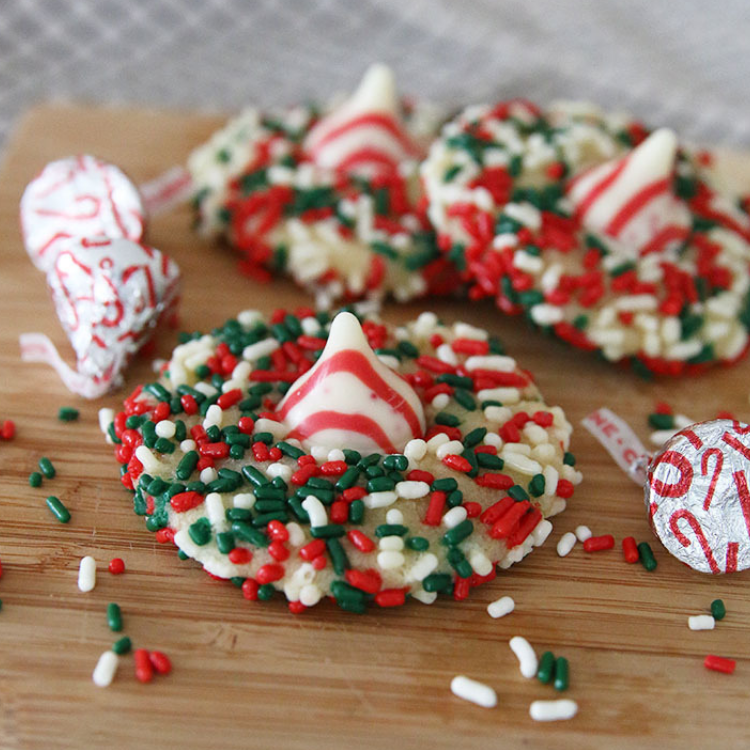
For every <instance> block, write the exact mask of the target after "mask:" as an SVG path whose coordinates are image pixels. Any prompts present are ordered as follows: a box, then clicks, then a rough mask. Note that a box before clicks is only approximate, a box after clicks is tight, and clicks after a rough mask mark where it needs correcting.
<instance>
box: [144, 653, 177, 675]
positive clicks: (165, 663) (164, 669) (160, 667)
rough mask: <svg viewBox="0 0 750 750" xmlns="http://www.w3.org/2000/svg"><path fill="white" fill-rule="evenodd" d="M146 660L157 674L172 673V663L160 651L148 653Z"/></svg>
mask: <svg viewBox="0 0 750 750" xmlns="http://www.w3.org/2000/svg"><path fill="white" fill-rule="evenodd" d="M148 658H149V661H150V662H151V666H153V668H154V669H155V670H156V672H157V674H169V673H170V672H171V671H172V662H171V661H170V660H169V657H168V656H167V655H166V654H165V653H163V652H162V651H150V652H149V655H148Z"/></svg>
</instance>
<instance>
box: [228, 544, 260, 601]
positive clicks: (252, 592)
mask: <svg viewBox="0 0 750 750" xmlns="http://www.w3.org/2000/svg"><path fill="white" fill-rule="evenodd" d="M233 551H234V550H232V552H233ZM229 554H230V555H231V554H232V553H231V552H230V553H229ZM258 588H259V587H258V582H257V581H256V580H255V579H253V578H246V579H245V580H244V581H243V582H242V596H244V597H245V599H247V600H248V601H251V602H254V601H255V600H256V599H257V598H258Z"/></svg>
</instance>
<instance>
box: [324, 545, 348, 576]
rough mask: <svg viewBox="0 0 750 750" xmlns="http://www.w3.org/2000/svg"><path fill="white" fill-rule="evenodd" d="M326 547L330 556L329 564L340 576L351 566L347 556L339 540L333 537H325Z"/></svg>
mask: <svg viewBox="0 0 750 750" xmlns="http://www.w3.org/2000/svg"><path fill="white" fill-rule="evenodd" d="M326 547H327V548H328V554H329V555H330V557H331V564H332V565H333V570H334V572H335V573H336V575H339V576H342V575H344V572H345V571H346V570H347V569H348V568H351V563H350V562H349V558H348V557H347V555H346V552H344V548H343V547H342V546H341V542H340V541H339V540H338V539H335V538H333V537H331V538H329V539H326Z"/></svg>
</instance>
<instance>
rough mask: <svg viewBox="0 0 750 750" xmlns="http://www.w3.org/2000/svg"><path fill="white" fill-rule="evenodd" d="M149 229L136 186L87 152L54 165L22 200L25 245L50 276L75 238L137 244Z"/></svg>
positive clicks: (38, 266)
mask: <svg viewBox="0 0 750 750" xmlns="http://www.w3.org/2000/svg"><path fill="white" fill-rule="evenodd" d="M144 227H145V219H144V207H143V202H142V200H141V196H140V194H139V192H138V189H137V188H136V187H135V185H133V183H132V182H131V181H130V180H129V179H128V178H127V177H126V176H125V174H124V173H123V172H122V171H121V170H120V169H119V168H118V167H116V166H115V165H113V164H109V163H107V162H105V161H102V160H101V159H97V158H96V157H94V156H89V155H87V154H81V155H79V156H74V157H70V158H67V159H60V160H58V161H53V162H50V163H49V164H47V166H46V167H45V168H44V169H43V170H42V171H41V172H40V173H39V175H38V176H37V177H36V178H34V179H33V180H32V181H31V182H30V183H29V184H28V185H27V187H26V190H25V191H24V193H23V197H22V198H21V230H22V233H23V240H24V245H25V246H26V251H27V252H28V254H29V257H30V258H31V260H32V261H33V263H34V265H35V266H36V267H37V268H39V269H40V270H42V271H45V272H47V271H49V270H50V269H51V268H52V266H53V265H54V263H55V258H56V257H57V255H58V253H59V252H60V251H61V250H62V249H63V248H65V247H66V246H67V244H68V243H69V242H70V241H71V240H75V239H80V238H82V237H95V236H98V235H105V236H107V237H112V238H115V237H125V238H127V239H130V240H134V241H138V240H140V239H141V238H142V237H143V232H144Z"/></svg>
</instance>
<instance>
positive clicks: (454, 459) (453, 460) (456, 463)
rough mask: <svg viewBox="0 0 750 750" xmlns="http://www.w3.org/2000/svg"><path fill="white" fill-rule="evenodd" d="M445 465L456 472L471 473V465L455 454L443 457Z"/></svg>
mask: <svg viewBox="0 0 750 750" xmlns="http://www.w3.org/2000/svg"><path fill="white" fill-rule="evenodd" d="M443 463H444V464H445V465H446V466H447V467H448V468H449V469H453V470H454V471H463V472H466V471H471V468H472V467H471V464H470V463H469V462H468V461H467V460H466V459H465V458H464V457H463V456H457V455H455V454H453V453H450V454H448V455H447V456H444V457H443Z"/></svg>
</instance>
